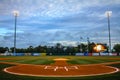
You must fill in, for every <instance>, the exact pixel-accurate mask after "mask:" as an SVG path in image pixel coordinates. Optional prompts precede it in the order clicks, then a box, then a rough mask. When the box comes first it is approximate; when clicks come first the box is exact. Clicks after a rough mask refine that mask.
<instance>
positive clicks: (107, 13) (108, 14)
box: [105, 11, 112, 53]
mask: <svg viewBox="0 0 120 80" xmlns="http://www.w3.org/2000/svg"><path fill="white" fill-rule="evenodd" d="M105 14H106V16H107V19H108V32H109V53H111V33H110V17H111V16H112V11H106V12H105Z"/></svg>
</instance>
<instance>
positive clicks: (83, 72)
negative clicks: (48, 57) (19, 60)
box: [4, 58, 119, 77]
mask: <svg viewBox="0 0 120 80" xmlns="http://www.w3.org/2000/svg"><path fill="white" fill-rule="evenodd" d="M54 60H55V63H54V64H51V65H32V64H16V66H12V67H8V68H5V69H4V71H5V72H7V73H10V74H16V75H27V76H40V77H80V76H96V75H104V74H112V73H115V72H118V71H119V69H118V68H115V67H110V66H106V64H90V65H70V64H67V62H66V61H67V60H68V59H64V58H58V59H54Z"/></svg>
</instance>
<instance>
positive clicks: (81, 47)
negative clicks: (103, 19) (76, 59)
mask: <svg viewBox="0 0 120 80" xmlns="http://www.w3.org/2000/svg"><path fill="white" fill-rule="evenodd" d="M82 39H83V38H82V37H80V52H82Z"/></svg>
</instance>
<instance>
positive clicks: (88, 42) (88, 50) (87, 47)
mask: <svg viewBox="0 0 120 80" xmlns="http://www.w3.org/2000/svg"><path fill="white" fill-rule="evenodd" d="M87 42H88V45H87V52H88V53H89V43H90V40H89V37H87Z"/></svg>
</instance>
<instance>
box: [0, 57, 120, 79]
mask: <svg viewBox="0 0 120 80" xmlns="http://www.w3.org/2000/svg"><path fill="white" fill-rule="evenodd" d="M0 58H9V59H8V60H0V62H16V63H25V64H36V65H39V64H51V63H54V61H53V59H55V58H67V59H70V60H69V61H68V63H69V64H80V65H82V64H95V63H105V62H120V56H0ZM9 66H12V65H8V64H0V80H120V76H119V75H120V72H117V73H114V74H108V75H102V76H89V77H71V78H52V77H30V76H18V75H13V74H8V73H5V72H3V69H4V68H5V67H9ZM111 66H114V67H118V68H120V64H114V65H111Z"/></svg>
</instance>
